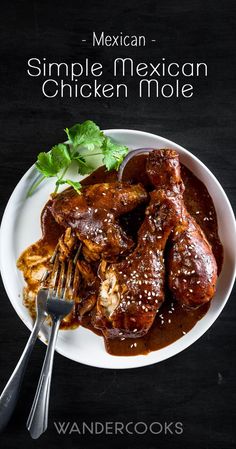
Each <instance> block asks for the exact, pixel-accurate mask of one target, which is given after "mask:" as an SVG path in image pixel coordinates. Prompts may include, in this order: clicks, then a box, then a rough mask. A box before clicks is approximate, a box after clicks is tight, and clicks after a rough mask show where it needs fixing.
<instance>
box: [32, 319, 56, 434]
mask: <svg viewBox="0 0 236 449" xmlns="http://www.w3.org/2000/svg"><path fill="white" fill-rule="evenodd" d="M60 322H61V320H60V319H57V320H53V322H52V329H51V335H50V339H49V343H48V347H47V352H46V355H45V359H44V362H43V367H42V371H41V374H40V378H39V382H38V386H37V390H36V394H35V397H34V402H33V405H32V408H31V410H30V414H29V417H28V420H27V424H26V427H27V429H28V431H29V432H30V435H31V437H32V438H34V439H37V438H39V437H40V435H41V434H42V433H43V432H45V430H46V429H47V426H48V407H49V397H50V385H51V378H52V368H53V358H54V352H55V345H56V339H57V334H58V329H59V326H60Z"/></svg>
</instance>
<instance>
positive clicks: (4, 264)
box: [0, 129, 236, 368]
mask: <svg viewBox="0 0 236 449" xmlns="http://www.w3.org/2000/svg"><path fill="white" fill-rule="evenodd" d="M105 133H106V134H107V135H109V136H110V137H111V138H113V139H115V140H116V141H118V142H120V143H121V144H124V145H127V146H128V147H129V148H130V149H134V148H140V147H153V148H172V149H175V150H177V151H178V153H179V154H180V159H181V161H182V162H183V163H184V164H185V165H186V166H187V167H188V168H189V169H190V170H192V171H193V173H194V174H195V175H196V176H197V177H198V178H199V179H200V180H201V181H203V183H204V184H205V185H206V186H207V188H208V191H209V193H210V195H211V197H212V199H213V201H214V204H215V208H216V213H217V218H218V226H219V236H220V239H221V242H222V244H223V247H224V263H223V269H222V272H221V275H220V278H219V280H218V285H217V292H216V295H215V297H214V300H213V301H212V303H211V306H210V309H209V311H208V312H207V314H206V315H205V316H204V317H203V318H202V319H201V320H200V321H199V322H198V323H197V324H196V325H195V326H194V328H193V329H192V330H191V331H190V332H188V333H187V334H186V335H184V336H183V337H182V338H180V339H179V340H178V341H176V342H175V343H172V344H171V345H169V346H167V347H165V348H163V349H160V350H158V351H155V352H151V353H150V354H148V355H140V356H132V357H115V356H112V355H109V354H108V353H107V352H106V351H105V348H104V343H103V339H102V338H101V337H98V336H96V335H95V334H93V333H92V332H91V331H89V330H87V329H84V328H82V327H80V328H78V329H76V330H71V331H70V330H69V331H61V332H59V335H58V340H57V345H56V350H57V351H58V352H59V353H60V354H62V355H64V356H66V357H68V358H70V359H72V360H75V361H76V362H80V363H84V364H86V365H91V366H96V367H101V368H135V367H140V366H145V365H150V364H152V363H157V362H160V361H161V360H164V359H167V358H169V357H171V356H173V355H175V354H178V353H179V352H180V351H183V349H185V348H187V347H188V346H190V345H191V344H192V343H194V342H195V341H196V340H197V339H198V338H199V337H201V336H202V335H203V334H204V333H205V332H206V331H207V329H209V327H210V326H211V325H212V323H213V322H214V321H215V320H216V318H217V317H218V316H219V314H220V312H221V311H222V309H223V307H224V306H225V304H226V302H227V300H228V297H229V295H230V292H231V289H232V287H233V283H234V278H235V267H236V227H235V219H234V214H233V211H232V208H231V206H230V203H229V201H228V198H227V196H226V194H225V192H224V190H223V189H222V187H221V185H220V184H219V182H218V181H217V180H216V178H215V177H214V176H213V174H212V173H211V172H210V171H209V170H208V168H207V167H206V166H205V165H204V164H203V163H202V162H201V161H199V159H197V158H196V157H195V156H194V155H192V154H191V153H189V152H188V151H187V150H185V149H184V148H182V147H181V146H179V145H177V144H176V143H174V142H171V141H170V140H167V139H164V138H163V137H160V136H156V135H154V134H149V133H145V132H141V131H133V130H126V129H125V130H124V129H117V130H115V129H112V130H107V131H105ZM36 176H37V172H36V170H35V168H34V167H31V168H30V169H29V170H28V171H27V172H26V174H25V175H24V176H23V178H22V179H21V180H20V182H19V183H18V184H17V186H16V188H15V190H14V192H13V193H12V195H11V197H10V200H9V202H8V204H7V207H6V209H5V213H4V216H3V219H2V225H1V231H0V269H1V274H2V279H3V283H4V286H5V289H6V291H7V294H8V296H9V299H10V301H11V303H12V305H13V307H14V309H15V310H16V312H17V314H18V315H19V317H20V318H21V320H22V321H23V322H24V323H25V325H26V326H27V327H28V328H29V329H32V324H33V323H32V319H31V318H30V316H29V313H28V311H27V309H26V308H25V307H24V306H23V304H22V289H23V285H24V281H23V277H22V273H21V272H20V271H18V270H17V268H16V260H17V258H18V257H19V255H20V254H21V252H22V251H23V250H24V249H25V248H26V247H27V246H29V245H31V244H32V243H33V242H35V241H36V240H37V239H39V238H40V236H41V230H40V213H41V210H42V208H43V206H44V204H45V203H46V201H47V199H48V197H49V194H50V193H51V192H52V191H53V189H54V181H53V180H52V181H51V180H49V181H46V182H45V183H43V184H42V185H41V186H40V188H39V189H38V190H37V191H36V192H35V194H34V195H33V196H32V197H31V198H27V199H26V193H27V191H28V189H29V186H30V185H31V184H32V181H33V180H34V179H35V177H36ZM40 338H41V340H42V341H44V342H45V341H46V339H47V338H48V329H47V327H46V326H45V327H44V328H43V329H42V332H41V334H40Z"/></svg>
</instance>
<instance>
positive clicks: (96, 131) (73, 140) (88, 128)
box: [65, 120, 104, 150]
mask: <svg viewBox="0 0 236 449" xmlns="http://www.w3.org/2000/svg"><path fill="white" fill-rule="evenodd" d="M65 132H66V134H67V136H68V139H69V143H70V144H72V145H73V147H78V146H83V147H85V148H87V149H88V150H94V149H95V148H100V147H101V145H102V143H103V140H104V136H103V133H102V131H101V130H100V128H99V127H98V126H97V125H96V123H94V122H92V121H91V120H86V121H85V122H84V123H82V124H81V125H80V124H79V123H77V124H76V125H74V126H72V128H66V129H65Z"/></svg>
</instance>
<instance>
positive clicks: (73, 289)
mask: <svg viewBox="0 0 236 449" xmlns="http://www.w3.org/2000/svg"><path fill="white" fill-rule="evenodd" d="M80 250H81V245H79V248H78V250H77V252H76V255H75V256H74V257H73V258H70V259H68V260H60V254H59V250H58V245H57V246H56V248H55V251H54V253H53V255H52V257H51V259H50V265H51V266H50V267H49V268H48V269H47V270H46V272H45V273H44V275H43V277H42V281H41V282H42V284H43V287H45V288H48V289H49V294H50V296H52V297H57V298H62V299H68V300H71V299H75V298H76V297H77V296H78V289H79V284H80V273H79V269H78V266H77V263H76V262H77V260H78V257H79V253H80Z"/></svg>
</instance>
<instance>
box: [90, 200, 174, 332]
mask: <svg viewBox="0 0 236 449" xmlns="http://www.w3.org/2000/svg"><path fill="white" fill-rule="evenodd" d="M180 215H181V204H178V203H177V202H176V201H175V200H174V201H173V198H172V197H168V196H167V195H166V192H165V191H154V192H152V193H151V201H150V204H149V206H148V208H147V209H146V215H145V219H144V221H143V223H142V225H141V227H140V229H139V232H138V242H137V246H136V248H135V250H134V251H133V252H132V253H131V254H130V255H129V256H128V257H126V259H125V260H123V261H122V262H120V263H116V264H111V265H108V266H107V263H105V264H104V263H102V264H101V270H100V276H101V277H102V278H103V282H102V285H101V288H100V294H99V298H98V301H97V311H96V315H95V317H94V326H95V327H97V328H99V329H101V330H102V331H103V334H104V336H105V337H108V338H115V337H120V338H123V337H134V338H136V337H141V336H142V335H145V334H146V333H147V332H148V330H149V329H150V327H151V325H152V323H153V321H154V318H155V316H156V313H157V311H158V309H159V308H160V306H161V305H162V303H163V301H164V283H165V265H164V254H163V253H164V249H165V246H166V242H167V239H168V237H169V235H170V233H171V231H172V229H173V227H174V226H175V224H176V223H178V221H179V217H180Z"/></svg>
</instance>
